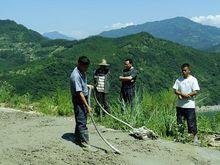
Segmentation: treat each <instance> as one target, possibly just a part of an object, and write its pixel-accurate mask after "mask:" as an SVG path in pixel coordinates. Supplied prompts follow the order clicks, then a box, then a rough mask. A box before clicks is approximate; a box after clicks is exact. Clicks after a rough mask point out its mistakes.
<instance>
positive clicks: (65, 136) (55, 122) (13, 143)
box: [0, 108, 220, 165]
mask: <svg viewBox="0 0 220 165" xmlns="http://www.w3.org/2000/svg"><path fill="white" fill-rule="evenodd" d="M99 128H100V130H101V132H102V133H103V135H104V136H105V137H106V138H107V140H109V141H110V142H111V143H112V144H113V145H114V146H116V147H117V148H118V149H119V150H120V151H121V152H122V153H123V154H122V155H117V154H114V153H112V151H111V149H109V148H108V146H106V145H105V144H104V143H103V142H102V140H101V139H100V137H99V136H98V135H97V133H96V131H95V129H94V127H93V126H92V125H89V132H90V138H91V143H92V144H93V145H94V146H96V147H99V148H100V149H99V150H98V152H86V151H83V150H82V148H80V147H79V146H78V145H76V144H74V143H73V142H72V141H73V134H72V130H73V121H72V120H71V118H63V117H48V116H43V115H40V114H31V113H24V112H20V111H15V110H8V109H3V108H2V109H0V164H4V165H11V164H12V165H14V164H21V165H26V164H28V165H29V164H33V165H35V164H36V165H47V164H53V165H54V164H58V165H63V164H65V165H66V164H73V165H76V164H80V165H81V164H94V165H103V164H111V165H112V164H122V165H124V164H126V165H127V164H128V165H133V164H135V165H141V164H154V165H155V164H178V165H180V164H183V165H184V164H186V165H190V164H199V165H202V164H204V165H207V164H216V165H217V164H220V152H219V151H216V150H213V149H208V148H201V147H195V146H192V145H189V144H180V143H174V142H169V141H165V140H155V141H152V140H146V141H139V140H135V139H134V138H132V137H130V136H128V134H127V133H124V132H121V131H115V130H111V129H106V128H104V127H101V126H100V127H99Z"/></svg>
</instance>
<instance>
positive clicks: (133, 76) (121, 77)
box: [119, 70, 137, 81]
mask: <svg viewBox="0 0 220 165" xmlns="http://www.w3.org/2000/svg"><path fill="white" fill-rule="evenodd" d="M136 76H137V71H136V70H133V71H132V73H131V75H130V76H126V77H124V76H120V77H119V79H120V80H121V81H134V78H135V77H136Z"/></svg>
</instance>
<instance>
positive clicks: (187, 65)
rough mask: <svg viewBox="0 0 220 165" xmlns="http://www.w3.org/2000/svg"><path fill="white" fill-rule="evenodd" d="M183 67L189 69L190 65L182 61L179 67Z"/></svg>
mask: <svg viewBox="0 0 220 165" xmlns="http://www.w3.org/2000/svg"><path fill="white" fill-rule="evenodd" d="M185 67H187V68H189V69H191V66H190V65H189V64H188V63H184V64H182V65H181V69H183V68H185Z"/></svg>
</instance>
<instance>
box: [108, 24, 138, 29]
mask: <svg viewBox="0 0 220 165" xmlns="http://www.w3.org/2000/svg"><path fill="white" fill-rule="evenodd" d="M131 25H134V23H133V22H127V23H121V22H118V23H114V24H112V25H111V26H106V27H105V28H106V29H120V28H123V27H127V26H131Z"/></svg>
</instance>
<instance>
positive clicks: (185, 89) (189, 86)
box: [173, 63, 200, 145]
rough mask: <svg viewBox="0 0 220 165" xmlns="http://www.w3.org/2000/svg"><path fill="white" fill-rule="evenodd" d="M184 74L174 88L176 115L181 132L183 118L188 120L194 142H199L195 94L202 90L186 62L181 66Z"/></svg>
mask: <svg viewBox="0 0 220 165" xmlns="http://www.w3.org/2000/svg"><path fill="white" fill-rule="evenodd" d="M181 70H182V76H181V77H179V78H178V79H177V80H176V82H175V84H174V86H173V89H174V90H175V94H176V95H177V96H178V100H177V106H176V112H177V113H176V115H177V123H178V128H179V132H180V133H183V132H184V128H183V118H184V119H186V121H187V126H188V133H190V134H193V136H194V144H196V145H197V144H198V142H199V141H198V136H197V123H196V113H195V96H196V95H197V93H198V91H199V90H200V87H199V84H198V81H197V79H196V78H195V77H193V76H192V75H191V74H190V73H191V69H190V65H189V64H187V63H185V64H183V65H182V66H181Z"/></svg>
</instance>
